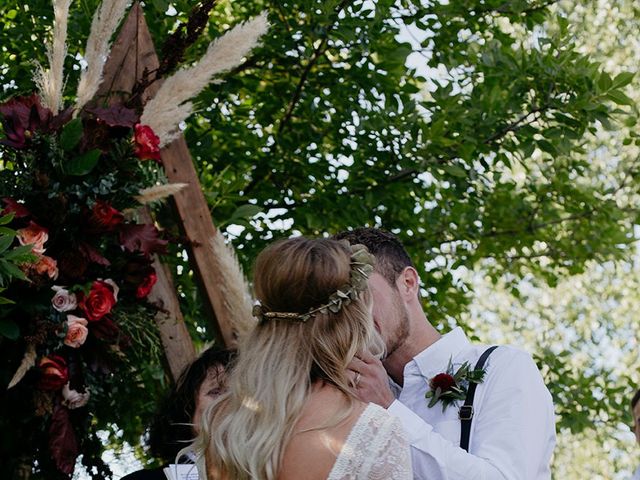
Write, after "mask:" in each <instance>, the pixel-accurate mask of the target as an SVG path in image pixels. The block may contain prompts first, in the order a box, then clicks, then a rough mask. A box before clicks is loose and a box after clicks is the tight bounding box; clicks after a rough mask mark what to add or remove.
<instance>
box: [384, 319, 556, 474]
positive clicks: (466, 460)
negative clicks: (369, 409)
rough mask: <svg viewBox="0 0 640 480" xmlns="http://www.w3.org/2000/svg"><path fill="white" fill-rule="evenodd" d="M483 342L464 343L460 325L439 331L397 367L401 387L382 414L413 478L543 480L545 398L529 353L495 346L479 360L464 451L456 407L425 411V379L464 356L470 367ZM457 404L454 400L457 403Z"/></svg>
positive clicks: (549, 442) (551, 431) (550, 422)
mask: <svg viewBox="0 0 640 480" xmlns="http://www.w3.org/2000/svg"><path fill="white" fill-rule="evenodd" d="M487 348H488V346H487V345H472V344H471V343H470V342H469V340H467V337H466V336H465V334H464V332H463V331H462V329H461V328H456V329H454V330H452V331H451V332H449V333H448V334H446V335H444V336H443V337H442V338H441V339H440V340H438V341H437V342H436V343H434V344H433V345H431V346H429V347H428V348H427V349H426V350H424V351H423V352H422V353H420V354H419V355H417V356H416V357H414V358H413V360H412V361H411V362H409V363H408V364H407V365H406V366H405V369H404V385H403V387H402V390H401V391H400V389H399V388H397V389H396V398H397V400H395V401H394V402H393V403H392V404H391V405H390V406H389V411H390V412H391V413H392V414H394V415H396V416H398V417H399V418H400V420H401V421H402V424H403V426H404V429H405V431H406V433H407V435H408V440H409V443H410V444H411V453H412V463H413V472H414V478H416V479H425V480H501V479H505V480H542V479H550V478H551V473H550V470H549V464H550V461H551V455H552V453H553V448H554V446H555V440H556V434H555V420H554V413H553V403H552V400H551V395H550V394H549V391H548V390H547V388H546V387H545V385H544V383H543V381H542V377H541V375H540V372H539V371H538V369H537V367H536V365H535V363H534V362H533V360H532V358H531V356H530V355H529V354H527V353H526V352H524V351H522V350H519V349H517V348H514V347H510V346H500V347H499V348H498V349H497V350H495V351H494V352H493V353H492V354H491V356H490V357H489V360H488V361H487V363H486V364H485V369H486V375H485V379H484V382H483V383H481V384H479V385H478V387H477V390H476V395H475V400H474V403H473V405H474V410H475V415H474V418H473V423H472V426H471V439H470V443H469V453H467V452H466V451H464V450H463V449H462V448H460V419H459V418H458V408H459V405H457V406H456V405H451V406H449V407H448V408H447V409H446V410H445V411H444V413H443V411H442V404H441V403H437V404H436V405H435V406H434V407H432V408H428V406H427V404H428V400H426V399H425V397H424V395H425V393H426V392H427V391H428V390H429V386H428V384H429V380H430V379H431V378H433V377H434V376H435V375H437V374H438V373H442V372H445V370H446V368H447V364H448V363H449V360H451V361H452V362H453V364H454V371H455V370H456V369H457V368H458V367H459V366H460V364H462V363H463V362H465V361H468V362H469V363H470V364H471V366H472V367H473V366H475V364H476V362H477V361H478V358H479V357H480V355H482V353H483V352H484V351H485V350H486V349H487ZM461 403H462V402H460V404H461Z"/></svg>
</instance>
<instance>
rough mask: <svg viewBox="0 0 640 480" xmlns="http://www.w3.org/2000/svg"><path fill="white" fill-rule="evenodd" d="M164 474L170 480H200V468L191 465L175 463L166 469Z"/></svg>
mask: <svg viewBox="0 0 640 480" xmlns="http://www.w3.org/2000/svg"><path fill="white" fill-rule="evenodd" d="M163 471H164V474H165V475H166V477H167V478H168V479H169V480H198V479H199V477H198V468H197V467H196V466H195V465H194V464H192V463H190V464H178V465H176V464H175V463H173V464H171V465H169V466H168V467H165V468H164V470H163Z"/></svg>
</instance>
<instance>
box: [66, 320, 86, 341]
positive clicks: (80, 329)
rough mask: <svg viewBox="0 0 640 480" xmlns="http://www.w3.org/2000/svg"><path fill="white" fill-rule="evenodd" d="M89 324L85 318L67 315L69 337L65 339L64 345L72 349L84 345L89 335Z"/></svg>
mask: <svg viewBox="0 0 640 480" xmlns="http://www.w3.org/2000/svg"><path fill="white" fill-rule="evenodd" d="M87 323H88V322H87V320H86V319H84V318H80V317H76V316H75V315H67V336H66V337H64V344H65V345H67V346H68V347H71V348H78V347H79V346H80V345H82V344H83V343H84V342H85V340H86V339H87V334H88V333H89V330H88V329H87Z"/></svg>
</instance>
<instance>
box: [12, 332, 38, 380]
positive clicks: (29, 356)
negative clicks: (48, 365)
mask: <svg viewBox="0 0 640 480" xmlns="http://www.w3.org/2000/svg"><path fill="white" fill-rule="evenodd" d="M35 364H36V347H35V345H34V344H33V343H29V344H28V345H27V350H26V351H25V352H24V357H22V362H20V366H19V367H18V370H16V373H15V374H14V375H13V378H12V379H11V381H10V382H9V386H8V387H7V390H9V389H10V388H13V387H15V386H16V385H17V384H18V383H19V382H20V380H22V378H23V377H24V376H25V374H26V373H27V372H28V371H29V369H30V368H31V367H33V366H34V365H35Z"/></svg>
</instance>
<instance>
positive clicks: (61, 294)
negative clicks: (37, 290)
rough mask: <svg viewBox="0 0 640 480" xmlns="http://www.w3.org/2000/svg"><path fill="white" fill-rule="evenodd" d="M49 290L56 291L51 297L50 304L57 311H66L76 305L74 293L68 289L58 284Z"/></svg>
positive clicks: (76, 300)
mask: <svg viewBox="0 0 640 480" xmlns="http://www.w3.org/2000/svg"><path fill="white" fill-rule="evenodd" d="M51 290H53V291H54V292H56V294H55V295H54V296H53V298H52V299H51V304H52V305H53V308H55V309H56V310H57V311H59V312H68V311H69V310H73V309H75V308H76V307H77V306H78V299H77V298H76V294H75V293H71V292H70V291H69V290H67V289H65V288H63V287H60V286H58V285H54V286H53V287H51Z"/></svg>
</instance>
